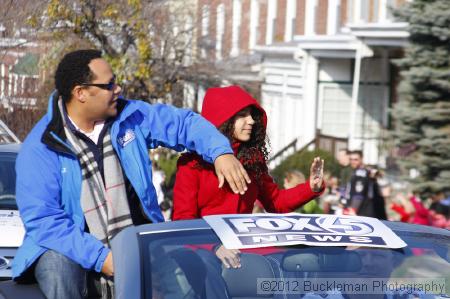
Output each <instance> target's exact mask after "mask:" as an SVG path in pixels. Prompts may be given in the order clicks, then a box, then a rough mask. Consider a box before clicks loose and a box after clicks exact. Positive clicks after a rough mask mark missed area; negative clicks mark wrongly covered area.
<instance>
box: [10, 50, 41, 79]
mask: <svg viewBox="0 0 450 299" xmlns="http://www.w3.org/2000/svg"><path fill="white" fill-rule="evenodd" d="M38 63H39V55H37V54H33V53H27V54H25V56H23V57H21V58H19V61H18V62H17V63H16V64H15V65H14V67H13V68H12V72H13V73H15V74H18V75H26V76H36V75H38V74H39V68H38Z"/></svg>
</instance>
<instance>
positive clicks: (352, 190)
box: [345, 150, 387, 220]
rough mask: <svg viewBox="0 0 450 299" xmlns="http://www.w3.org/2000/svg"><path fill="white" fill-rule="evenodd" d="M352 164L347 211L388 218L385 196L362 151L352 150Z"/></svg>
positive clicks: (383, 218) (348, 212) (347, 191)
mask: <svg viewBox="0 0 450 299" xmlns="http://www.w3.org/2000/svg"><path fill="white" fill-rule="evenodd" d="M350 166H351V167H352V169H353V173H352V177H351V179H350V183H349V184H348V186H347V190H346V194H347V196H348V202H347V209H346V211H345V213H347V214H350V215H351V214H356V215H359V216H369V217H374V218H378V219H382V220H386V219H387V215H386V208H385V202H384V198H383V196H382V195H381V192H380V188H379V186H378V183H377V181H376V179H375V178H373V177H372V176H371V174H370V170H369V169H368V168H366V167H364V164H363V154H362V151H359V150H355V151H351V152H350Z"/></svg>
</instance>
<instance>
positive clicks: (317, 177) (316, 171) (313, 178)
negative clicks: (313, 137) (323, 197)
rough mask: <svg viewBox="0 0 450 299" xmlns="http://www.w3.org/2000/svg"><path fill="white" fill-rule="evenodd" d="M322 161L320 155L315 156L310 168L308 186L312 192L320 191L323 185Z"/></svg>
mask: <svg viewBox="0 0 450 299" xmlns="http://www.w3.org/2000/svg"><path fill="white" fill-rule="evenodd" d="M323 167H324V161H323V159H320V157H315V158H314V160H313V162H312V164H311V170H310V176H309V186H310V187H311V190H313V192H320V191H321V190H322V185H323Z"/></svg>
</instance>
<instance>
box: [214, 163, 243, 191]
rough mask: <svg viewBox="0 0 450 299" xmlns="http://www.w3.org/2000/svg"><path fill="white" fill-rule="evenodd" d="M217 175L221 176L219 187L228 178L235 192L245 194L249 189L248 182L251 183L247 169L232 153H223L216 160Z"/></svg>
mask: <svg viewBox="0 0 450 299" xmlns="http://www.w3.org/2000/svg"><path fill="white" fill-rule="evenodd" d="M214 167H215V169H216V174H217V177H218V178H219V188H222V186H223V183H224V181H225V180H227V182H228V184H229V185H230V187H231V190H233V192H234V193H240V194H244V193H245V191H247V184H250V183H251V180H250V177H249V176H248V174H247V171H246V170H245V169H244V167H243V166H242V164H241V162H239V160H238V159H236V157H235V156H234V155H232V154H225V155H221V156H219V157H217V158H216V160H215V161H214Z"/></svg>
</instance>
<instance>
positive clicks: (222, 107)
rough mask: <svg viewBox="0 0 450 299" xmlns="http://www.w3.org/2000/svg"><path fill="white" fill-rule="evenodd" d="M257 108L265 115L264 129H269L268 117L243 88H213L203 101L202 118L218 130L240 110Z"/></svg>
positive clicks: (234, 86)
mask: <svg viewBox="0 0 450 299" xmlns="http://www.w3.org/2000/svg"><path fill="white" fill-rule="evenodd" d="M248 106H255V107H256V108H258V109H259V110H260V111H261V112H262V113H263V122H264V127H265V128H266V127H267V115H266V112H265V111H264V109H263V108H262V107H261V106H260V105H259V104H258V102H257V101H256V100H255V99H254V98H253V97H252V96H251V95H250V94H248V93H247V92H246V91H244V90H243V89H242V88H241V87H239V86H236V85H233V86H228V87H213V88H209V89H208V90H207V91H206V94H205V99H204V100H203V107H202V116H203V117H204V118H206V119H207V120H209V121H210V122H211V123H212V124H213V125H215V126H216V127H217V128H218V127H220V126H221V125H222V124H223V123H224V122H226V121H227V120H229V119H230V118H231V117H232V116H233V115H235V114H236V113H237V112H239V111H240V110H242V109H244V108H245V107H248Z"/></svg>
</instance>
